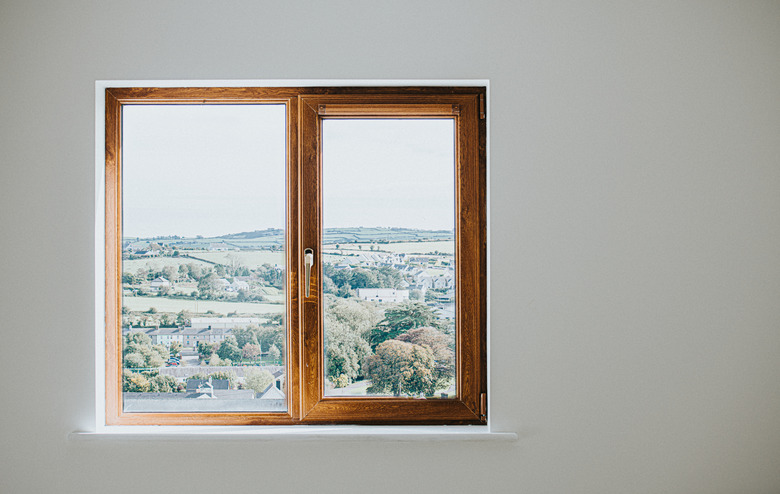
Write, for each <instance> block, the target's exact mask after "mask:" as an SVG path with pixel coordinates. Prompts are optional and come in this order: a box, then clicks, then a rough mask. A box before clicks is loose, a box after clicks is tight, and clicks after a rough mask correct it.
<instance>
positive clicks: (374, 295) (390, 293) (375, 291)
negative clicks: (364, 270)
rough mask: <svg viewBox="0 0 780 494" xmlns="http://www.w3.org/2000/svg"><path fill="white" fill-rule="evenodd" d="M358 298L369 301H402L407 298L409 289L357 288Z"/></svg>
mask: <svg viewBox="0 0 780 494" xmlns="http://www.w3.org/2000/svg"><path fill="white" fill-rule="evenodd" d="M357 292H358V298H360V299H362V300H368V301H370V302H383V303H384V302H403V301H404V300H409V290H398V289H395V288H358V291H357Z"/></svg>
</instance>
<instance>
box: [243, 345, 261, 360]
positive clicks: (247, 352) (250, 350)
mask: <svg viewBox="0 0 780 494" xmlns="http://www.w3.org/2000/svg"><path fill="white" fill-rule="evenodd" d="M241 356H242V357H244V358H245V359H249V360H254V359H256V358H257V357H259V356H260V345H257V344H255V343H249V344H246V345H244V348H242V349H241Z"/></svg>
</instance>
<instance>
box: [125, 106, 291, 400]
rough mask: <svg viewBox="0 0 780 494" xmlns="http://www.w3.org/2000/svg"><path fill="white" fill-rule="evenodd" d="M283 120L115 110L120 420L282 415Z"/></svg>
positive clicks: (191, 109)
mask: <svg viewBox="0 0 780 494" xmlns="http://www.w3.org/2000/svg"><path fill="white" fill-rule="evenodd" d="M284 110H285V109H284V106H283V105H136V106H132V105H129V106H127V107H125V108H124V110H123V115H122V117H123V129H122V130H123V142H122V159H123V164H124V165H123V174H122V175H123V176H122V180H123V196H122V198H123V214H122V222H123V224H122V232H123V233H122V364H123V372H122V392H123V408H124V411H126V412H172V411H176V412H206V411H233V412H235V411H282V410H286V408H287V407H286V399H285V398H286V387H285V377H286V373H285V367H284V361H285V358H284V354H285V337H284V333H285V328H284V317H283V316H284V312H285V310H284V309H285V300H286V298H287V297H286V295H285V290H286V287H285V255H284V246H285V235H284V233H285V232H284V223H285V189H286V188H285V168H286V165H285V163H286V161H285V160H286V157H285V143H286V136H285V129H286V126H285V111H284Z"/></svg>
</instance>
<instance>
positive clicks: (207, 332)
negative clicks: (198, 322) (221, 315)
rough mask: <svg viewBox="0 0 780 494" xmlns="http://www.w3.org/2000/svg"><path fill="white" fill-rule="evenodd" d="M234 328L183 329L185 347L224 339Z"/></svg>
mask: <svg viewBox="0 0 780 494" xmlns="http://www.w3.org/2000/svg"><path fill="white" fill-rule="evenodd" d="M232 332H233V330H232V329H231V328H211V327H206V328H194V327H191V326H190V327H187V328H184V329H182V330H181V334H182V337H183V340H182V345H183V346H185V347H195V346H197V345H198V343H200V342H204V343H218V342H221V341H223V340H224V339H225V338H226V337H227V336H228V335H230V333H232Z"/></svg>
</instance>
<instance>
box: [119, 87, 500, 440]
mask: <svg viewBox="0 0 780 494" xmlns="http://www.w3.org/2000/svg"><path fill="white" fill-rule="evenodd" d="M480 95H482V96H484V88H469V87H451V88H439V87H407V88H397V87H371V88H364V87H337V88H332V87H316V88H309V87H307V88H212V87H209V88H109V89H107V90H106V202H105V204H106V211H105V213H106V217H105V227H106V246H105V254H106V263H105V273H106V286H105V290H106V302H105V309H106V321H105V328H106V408H105V410H106V424H107V425H272V424H273V425H285V424H296V423H298V424H300V423H312V424H315V423H361V424H476V423H484V417H481V416H480V398H481V396H482V395H484V393H485V392H486V336H485V335H486V309H487V304H486V293H485V289H486V284H485V283H486V282H485V280H486V271H485V269H486V238H485V225H486V216H485V190H486V185H485V133H486V131H485V121H484V120H480V119H479V99H478V98H479V96H480ZM274 103H277V104H278V103H283V104H285V105H286V114H287V204H286V208H287V219H286V235H287V238H286V242H285V247H286V257H287V259H286V262H287V279H286V283H287V285H286V286H287V291H288V294H287V296H288V300H287V303H286V308H285V310H286V321H287V324H286V328H285V329H286V338H287V341H286V344H287V354H286V356H285V357H286V360H285V364H286V372H287V376H286V382H287V407H288V409H287V412H285V413H278V412H273V413H268V412H251V413H248V412H207V413H204V412H190V413H139V412H124V411H123V410H122V404H121V398H122V391H121V375H122V355H121V341H122V340H121V338H122V334H121V276H120V273H119V267H120V266H121V249H120V246H121V213H122V211H121V204H122V201H121V193H122V190H121V176H122V174H121V169H122V159H121V115H122V112H121V109H122V106H123V105H135V104H274ZM321 105H324V106H322V107H321ZM442 117H446V118H454V119H455V120H456V128H457V132H456V161H457V164H456V170H457V173H456V204H457V206H456V207H457V208H458V212H459V219H458V222H457V226H456V269H457V270H458V271H457V273H458V274H457V276H456V286H457V298H456V300H458V302H457V304H456V310H457V315H456V328H457V331H456V352H457V353H456V365H457V378H456V379H457V396H458V398H457V399H448V400H437V399H433V400H416V399H406V398H403V399H399V398H386V397H365V398H363V397H361V398H343V397H328V398H326V397H324V396H323V392H322V390H323V383H324V366H323V360H324V352H323V350H324V345H323V335H322V329H321V328H322V308H321V307H320V304H319V297H320V292H319V284H320V280H321V263H319V262H317V263H316V264H315V266H316V268H315V270H314V273H313V276H312V279H313V281H312V283H311V287H310V288H311V291H312V297H310V298H309V299H308V300H307V299H305V298H304V297H303V288H304V287H303V284H302V283H299V279H300V273H301V267H302V258H303V254H302V252H303V248H304V247H308V246H314V248H315V249H316V250H317V251H319V246H320V242H319V238H320V231H321V215H320V207H319V205H320V204H321V190H320V189H319V183H320V166H321V155H320V150H319V147H320V142H321V140H320V138H319V123H320V121H321V119H322V118H442ZM312 179H313V180H312ZM466 301H468V302H466Z"/></svg>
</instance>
